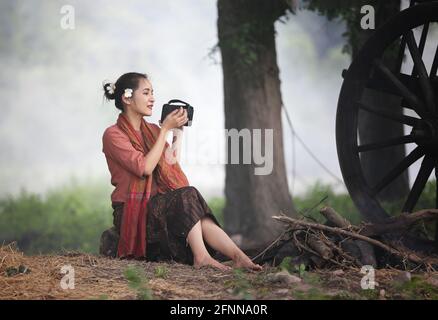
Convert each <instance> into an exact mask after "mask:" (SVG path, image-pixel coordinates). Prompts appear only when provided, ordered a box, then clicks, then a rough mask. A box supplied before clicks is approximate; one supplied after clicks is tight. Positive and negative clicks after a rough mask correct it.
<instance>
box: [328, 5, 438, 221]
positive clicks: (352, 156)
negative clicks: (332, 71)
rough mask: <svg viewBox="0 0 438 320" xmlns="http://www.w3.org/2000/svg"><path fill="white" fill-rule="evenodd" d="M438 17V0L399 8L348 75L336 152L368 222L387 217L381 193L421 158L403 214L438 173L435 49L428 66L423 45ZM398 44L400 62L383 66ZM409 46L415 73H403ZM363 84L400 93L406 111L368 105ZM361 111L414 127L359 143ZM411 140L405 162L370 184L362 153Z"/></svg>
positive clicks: (338, 119)
mask: <svg viewBox="0 0 438 320" xmlns="http://www.w3.org/2000/svg"><path fill="white" fill-rule="evenodd" d="M437 21H438V1H432V2H428V3H422V4H418V5H416V6H413V7H411V8H408V9H406V10H404V11H402V12H400V13H399V14H397V15H396V16H394V17H393V18H392V19H391V20H389V21H388V22H387V23H386V24H385V25H384V26H382V27H381V28H380V29H378V30H376V31H375V33H374V34H373V36H372V37H370V39H369V40H368V41H367V42H366V44H365V45H364V47H363V49H362V50H361V51H360V52H359V54H358V55H357V57H356V58H355V59H354V61H353V62H352V64H351V66H350V67H349V69H348V71H347V72H346V73H345V75H344V82H343V85H342V89H341V93H340V97H339V102H338V109H337V115H336V143H337V151H338V158H339V162H340V167H341V171H342V175H343V178H344V181H345V184H346V186H347V189H348V191H349V193H350V195H351V197H352V199H353V201H354V203H355V205H356V206H357V207H358V209H359V211H360V213H361V215H362V217H363V218H364V220H367V221H370V222H374V223H375V222H379V221H383V220H384V219H386V218H387V217H388V213H387V212H386V211H385V209H384V208H383V207H382V204H381V203H380V201H379V200H378V198H377V196H378V194H379V192H381V191H382V190H383V189H384V188H385V187H387V186H388V185H390V184H391V182H393V181H394V180H395V179H396V178H397V177H398V176H399V175H400V174H402V173H403V172H405V171H406V170H409V168H410V167H411V168H412V165H413V164H414V163H415V162H417V161H419V160H420V159H422V160H421V165H420V169H419V170H418V172H417V173H416V174H415V175H414V177H415V181H414V183H413V185H412V187H411V188H410V191H409V194H408V196H407V199H406V200H405V201H404V205H403V208H401V210H402V212H411V211H412V210H413V209H414V207H415V205H416V203H417V202H418V199H419V197H420V195H421V193H422V191H423V189H424V187H425V184H426V182H427V180H428V179H429V177H430V176H431V174H432V172H433V171H434V170H435V174H437V171H438V170H437V169H436V167H437V166H438V100H437V97H438V77H437V67H438V54H437V50H435V54H434V58H433V63H432V65H431V67H430V68H426V66H425V63H424V61H423V57H422V55H423V50H424V47H425V44H426V43H427V42H428V41H431V40H432V39H431V37H428V35H429V34H428V33H429V29H430V28H429V27H430V25H431V24H432V23H435V22H437ZM421 26H423V28H422V34H421V38H420V39H419V41H418V43H417V41H416V39H415V37H414V33H413V30H414V29H415V28H418V27H421ZM394 44H396V45H398V46H399V47H400V52H401V54H399V58H398V59H399V61H397V63H396V64H397V66H396V67H395V68H392V69H391V68H390V67H388V66H387V65H385V64H384V62H383V59H382V57H383V56H384V54H385V50H388V48H390V46H394ZM405 48H408V50H406V51H407V54H408V55H410V56H411V57H412V60H413V62H414V71H413V73H412V74H411V75H408V74H402V73H400V67H401V64H402V59H403V53H404V52H405ZM437 49H438V48H437ZM427 69H429V70H427ZM365 88H370V89H372V90H377V91H381V92H384V93H389V94H393V95H397V96H399V97H400V98H401V105H400V106H399V108H403V110H404V111H403V113H401V114H400V115H394V114H392V113H389V112H387V111H385V110H383V109H382V108H379V107H378V106H373V105H368V104H366V103H364V102H363V93H364V89H365ZM406 109H411V110H413V111H415V114H416V115H415V116H412V115H409V116H408V115H407V114H406V113H407V112H405V111H406ZM359 110H364V111H363V112H370V113H373V114H374V115H377V116H380V117H384V118H386V119H390V120H392V121H396V122H399V123H402V124H404V125H406V126H408V127H409V128H411V130H410V133H409V134H407V135H404V136H400V137H396V138H391V139H388V138H385V137H382V139H381V140H380V141H375V142H373V143H368V144H362V145H361V144H360V143H359V141H358V128H359V126H358V125H359V123H358V121H359V120H360V119H359V118H360V117H359ZM411 113H413V112H412V111H411ZM408 143H413V144H414V149H413V150H412V151H411V152H410V153H408V154H407V156H406V157H405V158H404V159H403V160H402V161H401V162H399V163H395V164H394V167H393V169H392V170H390V171H389V172H387V173H386V175H384V176H382V177H381V179H380V182H379V183H377V184H374V185H370V184H369V183H368V182H367V179H366V177H365V176H364V173H363V170H362V166H361V156H360V155H361V154H362V153H364V152H369V151H371V150H379V149H381V148H389V147H393V146H397V145H404V144H408Z"/></svg>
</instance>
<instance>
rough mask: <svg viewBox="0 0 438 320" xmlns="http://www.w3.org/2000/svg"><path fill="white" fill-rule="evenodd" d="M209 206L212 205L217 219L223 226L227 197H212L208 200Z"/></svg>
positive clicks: (211, 207)
mask: <svg viewBox="0 0 438 320" xmlns="http://www.w3.org/2000/svg"><path fill="white" fill-rule="evenodd" d="M208 206H209V207H210V209H211V211H212V212H213V215H214V216H215V217H216V219H217V221H218V222H219V223H220V225H221V226H223V225H224V214H223V210H224V208H225V199H224V198H218V197H214V198H211V199H210V200H209V201H208Z"/></svg>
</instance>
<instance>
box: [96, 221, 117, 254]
mask: <svg viewBox="0 0 438 320" xmlns="http://www.w3.org/2000/svg"><path fill="white" fill-rule="evenodd" d="M118 244H119V235H118V234H117V231H116V229H115V228H114V227H112V228H110V229H108V230H105V231H104V232H103V233H102V235H101V237H100V246H99V253H100V254H101V255H103V256H106V257H112V258H115V257H116V254H117V246H118Z"/></svg>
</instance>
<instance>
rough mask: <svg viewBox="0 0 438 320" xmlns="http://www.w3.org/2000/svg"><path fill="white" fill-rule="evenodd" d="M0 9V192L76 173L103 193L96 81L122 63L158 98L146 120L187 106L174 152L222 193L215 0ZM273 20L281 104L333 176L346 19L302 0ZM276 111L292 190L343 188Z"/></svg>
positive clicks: (202, 185)
mask: <svg viewBox="0 0 438 320" xmlns="http://www.w3.org/2000/svg"><path fill="white" fill-rule="evenodd" d="M66 4H69V5H72V6H73V7H74V9H75V29H74V30H69V29H66V30H64V29H62V28H61V25H60V21H61V19H62V17H63V16H64V14H62V13H61V11H60V10H61V8H62V7H63V6H64V5H66ZM0 15H1V19H0V39H1V41H0V68H1V70H2V72H1V75H0V97H1V101H2V107H1V110H2V115H1V117H0V148H1V150H2V152H1V155H0V181H1V184H0V196H3V195H6V194H11V195H14V194H17V193H19V192H20V190H23V189H24V190H27V191H30V192H35V193H39V194H43V193H44V192H45V191H46V190H48V189H50V188H56V187H57V186H60V185H63V184H66V183H69V182H70V181H72V180H73V181H81V182H85V183H96V182H97V183H101V182H102V183H106V184H107V185H108V201H110V198H109V197H110V191H111V190H112V186H111V185H110V175H109V171H108V168H107V164H106V160H105V157H104V154H103V153H102V134H103V132H104V130H105V128H107V127H108V126H110V125H112V124H114V123H115V121H116V119H117V116H118V113H119V111H118V110H117V109H116V108H115V107H114V103H113V101H111V102H107V101H105V100H104V98H103V91H102V81H103V80H105V79H109V80H111V81H113V82H114V81H116V80H117V78H118V77H119V76H120V75H121V74H123V73H125V72H130V71H137V72H145V73H147V74H148V75H149V76H150V78H151V81H152V85H153V87H154V91H155V100H156V102H155V107H154V114H153V116H152V117H151V118H147V120H148V121H150V122H154V123H157V121H158V119H159V116H160V114H161V106H162V105H163V104H164V103H166V102H167V101H168V100H170V99H173V98H177V99H181V100H184V101H187V102H189V103H190V104H191V105H192V106H194V108H195V116H194V122H193V126H192V127H189V128H186V129H185V138H184V142H183V144H184V149H183V150H184V151H183V152H188V153H190V152H198V158H197V161H194V160H193V159H192V160H191V161H185V162H184V161H183V162H182V167H183V170H184V171H185V172H186V174H187V176H188V178H189V181H190V184H191V185H194V186H196V187H197V188H198V189H199V190H200V191H201V193H202V194H204V195H205V196H206V197H212V196H220V197H221V196H223V192H224V190H223V189H224V180H225V170H224V165H223V164H221V163H219V162H216V163H215V161H214V159H215V155H214V154H213V152H210V151H209V150H218V149H222V147H221V144H220V143H221V142H220V139H219V135H218V134H217V133H219V134H220V133H221V132H223V128H224V115H223V112H224V110H223V87H222V68H221V65H220V52H219V50H218V48H217V47H216V44H217V26H216V22H217V7H216V1H213V0H185V1H170V0H162V1H144V0H142V1H141V0H132V1H129V2H121V1H114V0H105V1H103V0H97V1H93V2H90V1H83V0H82V1H69V2H68V3H66V2H65V1H38V0H29V1H23V0H20V1H9V0H2V1H0ZM282 20H284V22H285V23H282V22H277V23H276V30H277V42H276V43H277V54H278V64H279V68H280V79H281V89H282V96H283V102H284V105H285V107H286V109H287V110H288V112H289V115H290V117H291V119H292V122H293V126H294V129H295V131H296V133H297V134H298V135H299V136H300V137H301V138H302V139H303V140H304V142H305V143H306V145H307V146H308V148H310V149H311V150H312V151H313V153H314V154H315V155H316V156H317V157H318V158H319V159H320V161H321V162H323V163H324V165H325V166H326V167H327V168H328V169H329V170H330V171H331V172H332V173H333V174H334V175H336V176H337V177H339V178H340V177H341V173H340V169H339V164H338V159H337V153H336V143H335V115H336V107H337V100H338V95H339V91H340V87H341V84H342V77H341V72H342V70H343V69H346V68H348V66H349V64H350V57H349V56H348V55H347V54H344V53H342V48H343V46H344V44H345V40H344V39H343V37H342V34H343V33H344V32H345V25H344V23H342V22H339V21H328V20H327V19H326V18H325V17H323V16H319V15H317V14H316V13H312V12H309V11H305V10H300V11H298V12H297V14H296V15H289V17H288V19H285V18H282ZM435 34H436V33H435ZM429 49H430V48H429ZM429 49H428V48H426V53H425V54H426V55H427V54H429V55H430V53H428V52H429V51H431V50H432V49H430V50H429ZM407 63H408V64H409V61H407ZM267 107H268V106H267ZM285 120H286V118H285V117H284V115H283V132H284V147H285V158H286V166H287V172H288V181H289V185H290V190H291V192H293V193H300V192H302V191H304V190H306V188H307V187H309V186H311V185H312V184H314V183H315V182H316V181H322V182H325V183H330V184H333V185H334V186H336V187H337V188H338V189H339V190H343V185H342V184H339V182H338V181H337V180H336V179H335V178H333V177H332V176H331V175H330V174H329V173H327V172H326V171H325V170H323V169H322V168H321V167H320V166H319V165H318V164H317V163H316V162H315V161H314V160H313V159H312V158H311V157H310V156H309V155H308V154H307V153H306V152H305V151H304V149H303V148H302V147H301V145H300V144H299V143H298V142H297V141H295V150H294V152H292V151H293V147H292V144H293V141H292V134H291V129H290V127H289V126H288V124H287V122H286V121H285ZM221 130H222V131H221ZM195 142H197V143H195ZM199 145H203V146H204V147H202V148H199ZM210 155H211V157H210ZM183 158H184V155H183ZM294 163H295V164H294Z"/></svg>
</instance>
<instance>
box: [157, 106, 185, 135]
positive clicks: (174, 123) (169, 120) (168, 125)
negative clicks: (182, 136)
mask: <svg viewBox="0 0 438 320" xmlns="http://www.w3.org/2000/svg"><path fill="white" fill-rule="evenodd" d="M187 121H188V118H187V110H185V109H184V108H179V109H177V110H174V111H173V112H172V113H170V114H168V115H167V117H166V119H164V121H163V123H162V125H161V127H162V128H165V129H167V130H172V129H174V128H180V127H182V126H183V125H184V124H185V123H186V122H187Z"/></svg>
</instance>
